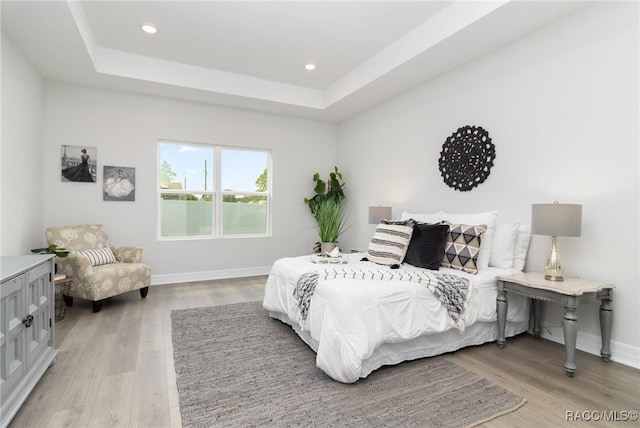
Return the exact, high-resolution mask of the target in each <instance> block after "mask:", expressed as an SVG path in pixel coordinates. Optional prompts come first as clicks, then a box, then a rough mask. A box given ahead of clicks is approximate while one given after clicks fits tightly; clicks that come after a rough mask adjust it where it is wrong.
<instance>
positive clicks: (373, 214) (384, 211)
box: [369, 207, 391, 224]
mask: <svg viewBox="0 0 640 428" xmlns="http://www.w3.org/2000/svg"><path fill="white" fill-rule="evenodd" d="M390 218H391V207H369V224H378V223H380V222H381V221H382V220H389V219H390Z"/></svg>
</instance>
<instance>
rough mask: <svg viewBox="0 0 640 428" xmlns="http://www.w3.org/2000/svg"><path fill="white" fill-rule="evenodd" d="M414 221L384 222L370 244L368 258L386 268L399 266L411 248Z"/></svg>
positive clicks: (377, 228)
mask: <svg viewBox="0 0 640 428" xmlns="http://www.w3.org/2000/svg"><path fill="white" fill-rule="evenodd" d="M414 224H415V221H414V220H408V221H406V222H387V221H382V222H381V223H380V224H378V226H377V227H376V232H375V233H374V235H373V238H371V242H370V243H369V250H368V252H367V258H368V259H369V261H372V262H374V263H377V264H380V265H384V266H391V267H394V266H399V265H400V264H401V263H402V260H404V256H405V254H406V253H407V248H409V242H410V241H411V235H412V234H413V225H414Z"/></svg>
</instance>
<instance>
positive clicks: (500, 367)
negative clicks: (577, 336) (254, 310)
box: [10, 277, 640, 428]
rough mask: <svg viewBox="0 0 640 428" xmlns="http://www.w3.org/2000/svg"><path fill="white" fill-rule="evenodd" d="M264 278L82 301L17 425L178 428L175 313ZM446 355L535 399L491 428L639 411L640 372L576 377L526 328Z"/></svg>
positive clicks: (587, 370)
mask: <svg viewBox="0 0 640 428" xmlns="http://www.w3.org/2000/svg"><path fill="white" fill-rule="evenodd" d="M265 279H266V277H253V278H239V279H231V280H217V281H210V282H199V283H188V284H175V285H161V286H155V287H151V289H150V290H149V295H148V296H147V298H146V299H144V300H143V299H140V295H139V293H137V292H134V293H128V294H126V295H123V296H118V297H115V298H113V299H111V300H109V301H107V302H105V304H104V306H103V308H102V311H101V312H99V313H97V314H94V313H93V312H92V311H91V305H90V303H89V302H85V301H82V300H81V299H75V303H74V306H73V307H72V308H68V309H67V312H66V315H65V318H64V319H63V320H62V321H60V322H57V323H56V325H55V328H56V333H55V334H56V346H57V347H58V349H59V353H58V357H57V360H56V364H55V365H54V366H53V367H51V368H50V369H49V370H48V371H47V372H46V374H45V375H44V377H43V378H42V380H41V381H40V382H39V383H38V385H37V386H36V388H35V389H34V391H33V392H32V394H31V395H30V397H29V399H28V400H27V401H26V402H25V404H24V405H23V406H22V408H21V409H20V411H19V413H18V414H17V415H16V417H15V418H14V420H13V421H12V423H11V425H10V427H11V428H16V427H107V426H109V427H180V426H181V420H180V410H179V403H178V393H177V389H176V386H175V371H174V366H173V351H172V346H171V321H170V313H171V310H172V309H183V308H190V307H198V306H212V305H224V304H229V303H236V302H242V301H254V300H261V299H262V297H263V290H264V283H265ZM292 334H294V333H293V332H292ZM448 358H451V359H452V360H453V361H455V362H456V363H458V364H460V365H461V366H464V367H466V368H467V369H469V370H471V371H474V372H476V373H478V374H480V375H481V376H483V377H485V378H487V379H490V380H492V381H493V382H495V383H498V384H500V385H502V386H504V387H505V388H507V389H509V390H511V391H513V392H515V393H516V394H519V395H521V396H523V397H525V398H526V399H527V403H526V404H525V405H524V406H523V407H521V408H520V409H518V410H517V411H515V412H513V413H510V414H507V415H504V416H502V417H499V418H497V419H494V420H493V421H490V422H487V423H486V424H484V425H483V426H486V427H516V426H517V427H526V426H532V425H535V426H541V427H547V426H549V427H551V426H554V427H555V426H576V422H571V421H567V420H566V412H567V411H617V412H619V415H622V413H621V412H622V411H631V410H634V411H638V410H640V371H638V370H635V369H632V368H629V367H626V366H623V365H621V364H618V363H614V362H611V363H603V362H602V361H601V360H600V358H599V357H597V356H594V355H589V354H586V353H584V352H581V351H578V352H577V355H576V364H577V366H578V372H577V374H576V376H575V377H574V378H568V377H566V376H565V375H564V369H563V367H562V366H563V363H564V347H563V346H562V345H559V344H556V343H553V342H549V341H546V340H543V339H534V338H533V337H531V336H529V335H527V334H524V335H521V336H519V337H516V338H512V339H508V340H507V346H506V348H505V349H502V350H500V349H498V347H497V346H496V345H495V344H494V343H488V344H485V345H482V346H477V347H471V348H466V349H464V350H461V351H458V352H456V353H454V354H450V355H448ZM470 405H472V403H470ZM636 424H637V423H629V422H628V423H621V422H617V423H616V422H611V423H608V424H607V423H603V422H600V423H597V424H593V423H591V424H588V426H614V425H615V426H618V427H621V426H638V425H636Z"/></svg>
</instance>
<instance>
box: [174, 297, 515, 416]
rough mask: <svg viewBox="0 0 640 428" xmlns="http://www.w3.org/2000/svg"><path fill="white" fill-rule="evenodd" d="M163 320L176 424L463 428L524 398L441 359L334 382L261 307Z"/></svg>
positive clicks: (191, 312) (178, 314) (193, 312)
mask: <svg viewBox="0 0 640 428" xmlns="http://www.w3.org/2000/svg"><path fill="white" fill-rule="evenodd" d="M171 322H172V333H171V337H172V340H173V353H174V360H175V368H176V375H177V386H178V394H179V398H180V412H181V415H182V424H183V426H184V427H218V426H233V427H236V426H277V427H301V426H305V427H316V426H325V427H355V426H358V427H385V426H388V427H398V426H420V427H462V426H474V425H477V424H479V423H481V422H483V421H486V420H490V419H493V418H495V417H497V416H500V415H503V414H505V413H508V412H511V411H513V410H515V409H517V408H518V407H520V406H521V405H522V404H524V401H525V400H524V399H523V398H521V397H519V396H517V395H515V394H513V393H511V392H509V391H507V390H505V389H504V388H502V387H500V386H498V385H496V384H494V383H492V382H490V381H488V380H486V379H483V378H481V377H479V376H478V375H476V374H475V373H473V372H470V371H468V370H466V369H464V368H462V367H460V366H458V365H457V364H455V363H453V362H451V361H449V360H448V359H447V358H446V357H433V358H425V359H421V360H416V361H411V362H405V363H402V364H399V365H396V366H391V367H384V368H381V369H379V370H377V371H374V372H373V373H371V374H370V375H369V376H368V377H367V378H366V379H360V380H359V381H358V382H356V383H354V384H350V385H347V384H342V383H339V382H336V381H334V380H333V379H331V378H330V377H329V376H327V375H326V374H325V373H324V372H323V371H321V370H320V369H318V368H316V366H315V353H314V352H313V350H311V349H310V348H309V347H308V346H307V345H306V344H305V343H304V342H303V341H302V340H301V339H300V338H299V337H298V336H297V335H296V334H295V332H294V331H293V330H292V329H291V327H289V326H288V325H286V324H284V323H282V322H280V321H278V320H275V319H272V318H270V317H269V316H268V315H267V313H266V311H265V310H264V309H262V304H261V302H251V303H238V304H233V305H226V306H214V307H206V308H194V309H183V310H174V311H172V312H171Z"/></svg>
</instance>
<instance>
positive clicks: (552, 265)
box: [531, 201, 582, 281]
mask: <svg viewBox="0 0 640 428" xmlns="http://www.w3.org/2000/svg"><path fill="white" fill-rule="evenodd" d="M581 230H582V205H575V204H560V203H558V201H555V202H554V203H553V204H533V205H532V206H531V233H533V234H535V235H547V236H551V248H550V249H549V254H547V257H546V259H545V261H544V274H545V275H544V279H546V280H549V281H563V280H564V277H563V274H564V266H563V265H562V260H561V259H560V253H558V248H557V247H556V237H558V236H580V234H581Z"/></svg>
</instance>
